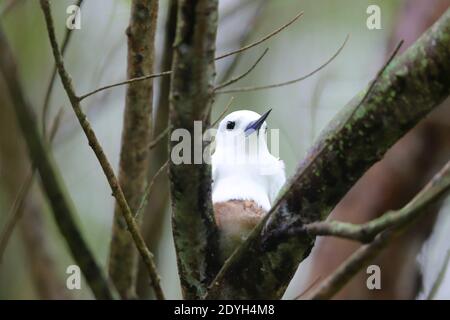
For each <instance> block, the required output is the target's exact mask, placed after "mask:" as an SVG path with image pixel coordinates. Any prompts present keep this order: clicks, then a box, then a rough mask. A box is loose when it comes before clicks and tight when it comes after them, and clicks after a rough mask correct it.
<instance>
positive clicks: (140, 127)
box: [109, 0, 158, 299]
mask: <svg viewBox="0 0 450 320" xmlns="http://www.w3.org/2000/svg"><path fill="white" fill-rule="evenodd" d="M157 17H158V0H151V1H148V0H133V1H132V2H131V13H130V23H129V26H128V28H127V32H126V33H127V37H128V61H127V77H128V78H134V77H139V76H142V75H143V74H150V73H152V72H153V64H154V57H155V52H154V51H155V50H154V43H155V33H156V24H157ZM152 104H153V82H152V81H141V82H133V83H130V84H129V86H128V87H127V92H126V98H125V112H124V117H123V130H122V142H121V149H120V162H119V184H120V186H121V188H122V190H123V193H124V195H125V198H126V199H127V202H128V205H129V207H130V210H131V212H134V213H135V212H137V210H138V209H139V205H140V203H141V201H140V200H141V195H142V193H143V192H144V190H145V185H146V181H147V176H148V171H149V165H150V163H149V152H150V150H149V148H148V144H149V143H150V141H151V138H152V125H151V124H152V109H153V107H152ZM121 210H122V209H121V206H120V205H119V204H118V203H116V208H115V211H114V220H113V226H112V239H111V245H110V255H109V274H110V277H111V279H112V280H113V281H114V284H115V285H116V287H117V290H118V291H119V293H120V295H121V296H122V298H124V299H130V298H133V297H135V296H136V292H135V291H136V290H135V282H136V277H137V270H138V264H137V262H138V261H137V252H136V249H135V247H134V243H133V239H132V238H131V237H130V235H129V233H128V230H127V225H126V223H124V220H123V218H122V214H121ZM137 217H138V215H137V214H134V218H135V219H136V218H137ZM136 221H137V224H138V225H141V222H142V220H141V219H136Z"/></svg>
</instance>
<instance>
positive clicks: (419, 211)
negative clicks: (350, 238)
mask: <svg viewBox="0 0 450 320" xmlns="http://www.w3.org/2000/svg"><path fill="white" fill-rule="evenodd" d="M449 190H450V162H447V164H446V165H445V166H444V168H443V169H442V170H441V171H439V173H437V174H436V175H435V176H434V177H433V179H432V180H431V181H430V182H429V183H428V184H427V185H426V186H425V187H424V188H423V189H422V191H420V192H419V193H418V194H417V195H416V196H415V197H414V199H413V200H411V201H410V202H409V203H408V204H407V205H406V206H404V207H403V208H402V209H400V210H398V211H396V212H395V213H392V214H391V217H392V216H394V217H396V218H395V219H394V220H392V222H391V223H388V225H389V228H388V229H387V230H385V231H383V232H381V233H379V234H377V235H376V237H375V239H374V241H373V242H372V243H370V244H366V245H364V246H362V247H361V248H359V249H358V250H356V251H355V252H354V253H353V254H352V255H351V256H350V258H348V259H347V260H346V261H345V262H344V263H343V264H342V265H340V266H339V267H338V268H337V269H336V271H335V272H333V273H332V274H331V275H329V276H328V277H327V278H326V279H325V280H324V281H323V282H321V283H320V285H319V286H318V287H317V288H315V289H314V291H313V292H312V293H311V294H310V299H314V300H323V299H330V298H332V297H333V296H334V295H335V294H336V293H338V292H339V290H341V289H342V288H343V287H344V286H345V285H346V284H347V283H348V281H350V280H351V279H352V278H353V277H354V276H355V275H356V274H357V273H358V272H359V271H360V270H361V269H362V268H363V267H364V266H365V265H367V263H369V262H370V261H371V260H372V259H373V258H374V257H375V256H377V255H378V253H380V251H381V250H383V249H384V248H385V247H386V246H387V245H388V244H389V243H392V241H393V240H394V239H395V238H397V237H398V236H399V235H401V234H402V233H403V232H404V231H405V230H407V228H408V227H410V226H411V225H412V224H413V223H414V222H416V221H417V220H418V219H419V218H420V217H421V216H423V215H424V214H425V213H426V212H427V210H426V209H427V208H428V207H429V206H430V205H431V204H433V203H435V202H436V201H438V200H440V199H441V198H443V197H444V196H445V195H446V194H447V193H448V191H449ZM385 216H386V215H385ZM377 220H379V219H377ZM379 221H380V223H379V225H382V224H386V223H384V222H381V221H383V220H379ZM374 225H376V224H374Z"/></svg>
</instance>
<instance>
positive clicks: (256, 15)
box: [216, 0, 269, 83]
mask: <svg viewBox="0 0 450 320" xmlns="http://www.w3.org/2000/svg"><path fill="white" fill-rule="evenodd" d="M268 1H269V0H261V1H258V2H257V6H256V9H255V10H254V12H253V14H252V16H251V17H250V19H249V21H248V22H247V23H246V26H245V28H244V30H242V33H241V35H240V36H239V39H238V41H237V43H238V45H237V47H238V48H241V47H243V46H245V44H246V43H247V42H248V40H249V38H250V36H251V35H252V33H253V32H254V30H256V29H258V24H259V23H260V22H261V21H262V19H261V17H262V15H263V13H264V9H265V8H266V6H267V3H268ZM222 18H223V15H222V16H221V19H222ZM242 56H243V55H235V56H234V57H233V58H232V60H231V62H228V64H227V66H226V67H225V70H223V71H222V72H221V73H220V74H219V75H218V77H217V78H218V79H217V81H216V82H217V83H222V82H224V81H226V80H227V79H229V78H230V77H231V75H232V73H233V72H234V70H235V69H236V67H237V65H238V62H239V61H240V58H241V57H242Z"/></svg>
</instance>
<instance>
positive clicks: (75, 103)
mask: <svg viewBox="0 0 450 320" xmlns="http://www.w3.org/2000/svg"><path fill="white" fill-rule="evenodd" d="M40 2H41V8H42V11H43V12H44V16H45V22H46V25H47V32H48V36H49V40H50V44H51V47H52V51H53V56H54V58H55V63H56V67H57V69H58V73H59V76H60V78H61V81H62V83H63V86H64V89H65V91H66V93H67V95H68V97H69V100H70V103H71V105H72V108H73V110H74V112H75V115H76V116H77V118H78V121H79V122H80V125H81V127H82V129H83V131H84V133H85V135H86V138H87V139H88V141H89V145H90V146H91V148H92V150H93V151H94V153H95V155H96V157H97V159H98V161H99V163H100V165H101V167H102V169H103V172H104V174H105V176H106V178H107V180H108V182H109V185H110V187H111V191H112V194H113V196H114V197H115V198H116V200H117V203H118V205H119V206H120V208H121V212H122V214H123V217H124V220H125V222H126V223H127V226H128V229H129V231H130V233H131V236H132V237H133V240H134V242H135V244H136V248H137V249H138V251H139V253H140V254H141V256H142V259H143V262H144V264H145V266H146V268H147V271H148V273H149V276H150V279H151V283H152V286H153V289H154V290H155V294H156V296H157V297H158V299H164V293H163V291H162V288H161V284H160V278H159V274H158V273H157V271H156V264H155V261H154V258H153V254H152V253H151V252H150V250H149V249H148V247H147V245H146V243H145V241H144V239H143V238H142V235H141V233H140V231H139V227H138V225H137V223H136V221H135V220H134V218H133V214H132V212H131V210H130V207H129V206H128V203H127V201H126V199H125V195H124V194H123V191H122V188H121V187H120V185H119V183H118V180H117V177H116V175H115V174H114V170H113V169H112V166H111V164H110V162H109V160H108V158H107V157H106V155H105V153H104V151H103V148H102V147H101V145H100V143H99V141H98V139H97V136H96V134H95V132H94V130H93V129H92V127H91V124H90V123H89V121H88V120H87V117H86V115H85V114H84V112H83V110H82V109H81V105H80V100H79V98H78V97H77V95H76V94H75V90H74V88H73V86H72V81H71V77H70V76H69V74H68V73H67V71H66V69H65V67H64V62H63V59H62V56H61V52H60V51H59V47H58V43H57V41H56V35H55V28H54V24H53V18H52V15H51V11H50V4H49V2H48V0H41V1H40Z"/></svg>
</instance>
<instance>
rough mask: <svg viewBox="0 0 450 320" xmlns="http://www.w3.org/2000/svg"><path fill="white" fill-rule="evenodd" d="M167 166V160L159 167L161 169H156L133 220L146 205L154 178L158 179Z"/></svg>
mask: <svg viewBox="0 0 450 320" xmlns="http://www.w3.org/2000/svg"><path fill="white" fill-rule="evenodd" d="M168 166H169V160H167V161H166V162H164V164H163V165H162V166H161V168H159V169H158V171H156V172H155V175H154V176H153V177H152V180H150V182H149V183H148V185H147V187H146V188H145V191H144V194H143V195H142V199H141V202H140V204H139V208H138V209H137V211H136V214H135V215H134V218H135V219H136V218H137V217H138V216H139V215H140V214H141V212H142V211H143V210H144V208H145V206H146V205H147V200H148V197H149V196H150V193H151V191H152V188H153V185H154V184H155V181H156V178H158V177H159V175H160V174H161V173H163V171H164V170H167V167H168Z"/></svg>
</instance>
